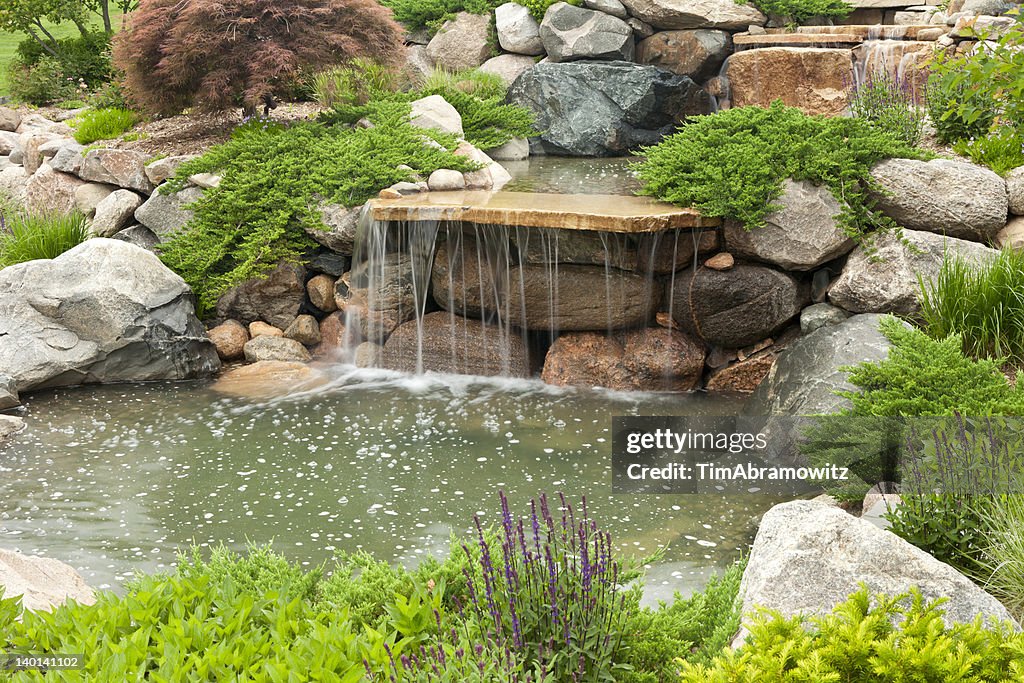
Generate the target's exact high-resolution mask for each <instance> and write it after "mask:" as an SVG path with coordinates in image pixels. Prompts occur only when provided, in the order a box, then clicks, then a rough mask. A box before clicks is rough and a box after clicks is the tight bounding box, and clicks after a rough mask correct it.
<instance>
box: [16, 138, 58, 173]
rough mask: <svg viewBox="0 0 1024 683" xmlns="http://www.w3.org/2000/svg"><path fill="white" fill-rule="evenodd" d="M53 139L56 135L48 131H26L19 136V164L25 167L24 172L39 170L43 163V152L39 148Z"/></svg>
mask: <svg viewBox="0 0 1024 683" xmlns="http://www.w3.org/2000/svg"><path fill="white" fill-rule="evenodd" d="M54 139H56V136H54V135H50V134H49V133H28V134H25V135H22V136H21V153H22V157H21V165H22V166H24V167H25V173H28V174H29V175H32V174H33V173H35V172H36V171H38V170H39V166H40V165H41V164H42V163H43V153H42V152H40V151H39V148H40V147H41V146H42V145H45V144H46V143H47V142H50V141H51V140H54Z"/></svg>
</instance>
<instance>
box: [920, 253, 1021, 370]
mask: <svg viewBox="0 0 1024 683" xmlns="http://www.w3.org/2000/svg"><path fill="white" fill-rule="evenodd" d="M918 281H919V286H920V288H921V319H922V321H923V324H922V327H923V329H924V330H925V331H926V332H927V333H928V334H929V336H931V337H932V338H934V339H945V338H946V337H949V336H950V335H954V334H955V335H958V336H959V337H960V340H961V341H962V342H963V351H964V353H966V354H967V355H969V356H974V357H976V358H991V359H994V360H1009V361H1011V362H1012V363H1013V364H1015V365H1019V364H1021V363H1024V252H1019V251H1016V250H1014V249H1010V248H1006V249H1003V250H1002V251H1001V252H1000V253H999V255H998V256H997V257H996V258H994V259H993V260H992V261H991V262H988V263H984V264H980V265H979V264H975V263H972V262H969V261H967V260H966V259H964V258H963V257H962V256H960V255H959V254H947V255H946V258H945V260H944V261H943V263H942V269H941V270H940V271H939V275H938V277H937V278H935V280H933V281H932V280H929V281H925V280H924V279H923V278H921V277H919V278H918Z"/></svg>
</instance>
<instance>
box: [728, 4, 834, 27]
mask: <svg viewBox="0 0 1024 683" xmlns="http://www.w3.org/2000/svg"><path fill="white" fill-rule="evenodd" d="M736 1H737V3H738V4H741V5H745V4H747V2H746V0H736ZM753 4H754V5H755V6H756V7H757V9H759V10H761V11H762V12H763V13H764V14H767V15H768V16H772V17H779V18H781V19H783V20H784V21H786V22H787V23H789V24H790V25H797V24H803V23H804V22H806V21H807V20H808V19H812V18H815V17H822V18H826V19H845V18H846V16H847V15H848V14H850V12H852V11H853V6H852V5H850V4H848V3H846V2H843V0H753Z"/></svg>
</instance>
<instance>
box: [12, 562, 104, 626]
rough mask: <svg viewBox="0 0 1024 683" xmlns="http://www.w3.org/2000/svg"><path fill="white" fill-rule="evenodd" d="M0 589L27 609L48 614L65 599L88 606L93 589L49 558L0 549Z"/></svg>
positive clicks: (72, 570) (91, 601)
mask: <svg viewBox="0 0 1024 683" xmlns="http://www.w3.org/2000/svg"><path fill="white" fill-rule="evenodd" d="M0 586H2V587H3V588H4V597H5V598H13V597H15V596H19V595H20V596H21V604H22V606H23V607H24V608H25V609H27V610H32V611H40V610H42V611H49V610H51V609H53V608H54V607H56V606H57V605H60V604H61V603H63V602H64V601H65V600H67V599H69V598H70V599H72V600H74V601H76V602H79V603H82V604H85V605H91V604H93V603H94V602H96V598H95V596H94V595H93V592H92V589H91V588H89V586H87V585H86V584H85V581H84V580H83V579H82V577H81V575H79V573H78V572H76V571H75V570H74V569H73V568H72V567H69V566H68V565H66V564H64V563H63V562H61V561H59V560H55V559H53V558H51V557H36V556H34V555H23V554H21V553H18V552H13V551H10V550H4V549H2V548H0Z"/></svg>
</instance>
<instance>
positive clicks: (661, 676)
mask: <svg viewBox="0 0 1024 683" xmlns="http://www.w3.org/2000/svg"><path fill="white" fill-rule="evenodd" d="M745 566H746V563H745V562H740V563H737V564H734V565H732V566H730V567H729V568H728V569H727V570H726V571H725V573H724V574H722V575H721V576H718V577H714V578H712V579H711V581H709V582H708V585H707V586H706V587H705V589H704V590H703V591H702V592H700V593H694V594H693V595H692V596H691V597H689V598H687V599H682V598H681V597H680V596H679V594H678V593H677V594H676V596H675V600H674V602H673V603H672V604H671V605H666V604H665V603H660V604H659V605H658V608H657V609H650V608H644V609H642V610H638V611H637V612H636V613H634V614H632V615H630V617H629V619H628V620H627V621H626V625H625V638H624V640H623V647H624V648H625V650H626V664H627V666H628V667H629V669H628V670H627V671H625V672H623V673H622V674H620V676H619V678H618V680H619V681H620V682H621V683H667V682H668V681H675V680H677V679H678V671H679V664H678V662H677V659H678V658H679V657H680V656H682V658H683V659H685V660H686V661H688V662H694V663H708V662H710V661H711V660H712V659H713V658H714V657H715V656H717V655H718V653H720V652H721V651H722V649H723V648H725V647H726V646H727V645H728V644H729V642H730V641H731V640H732V637H733V636H734V635H735V634H736V632H737V631H738V630H739V627H740V617H741V615H740V604H739V602H738V601H737V594H738V593H739V589H740V580H741V579H742V578H743V569H744V567H745ZM681 653H682V654H681Z"/></svg>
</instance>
